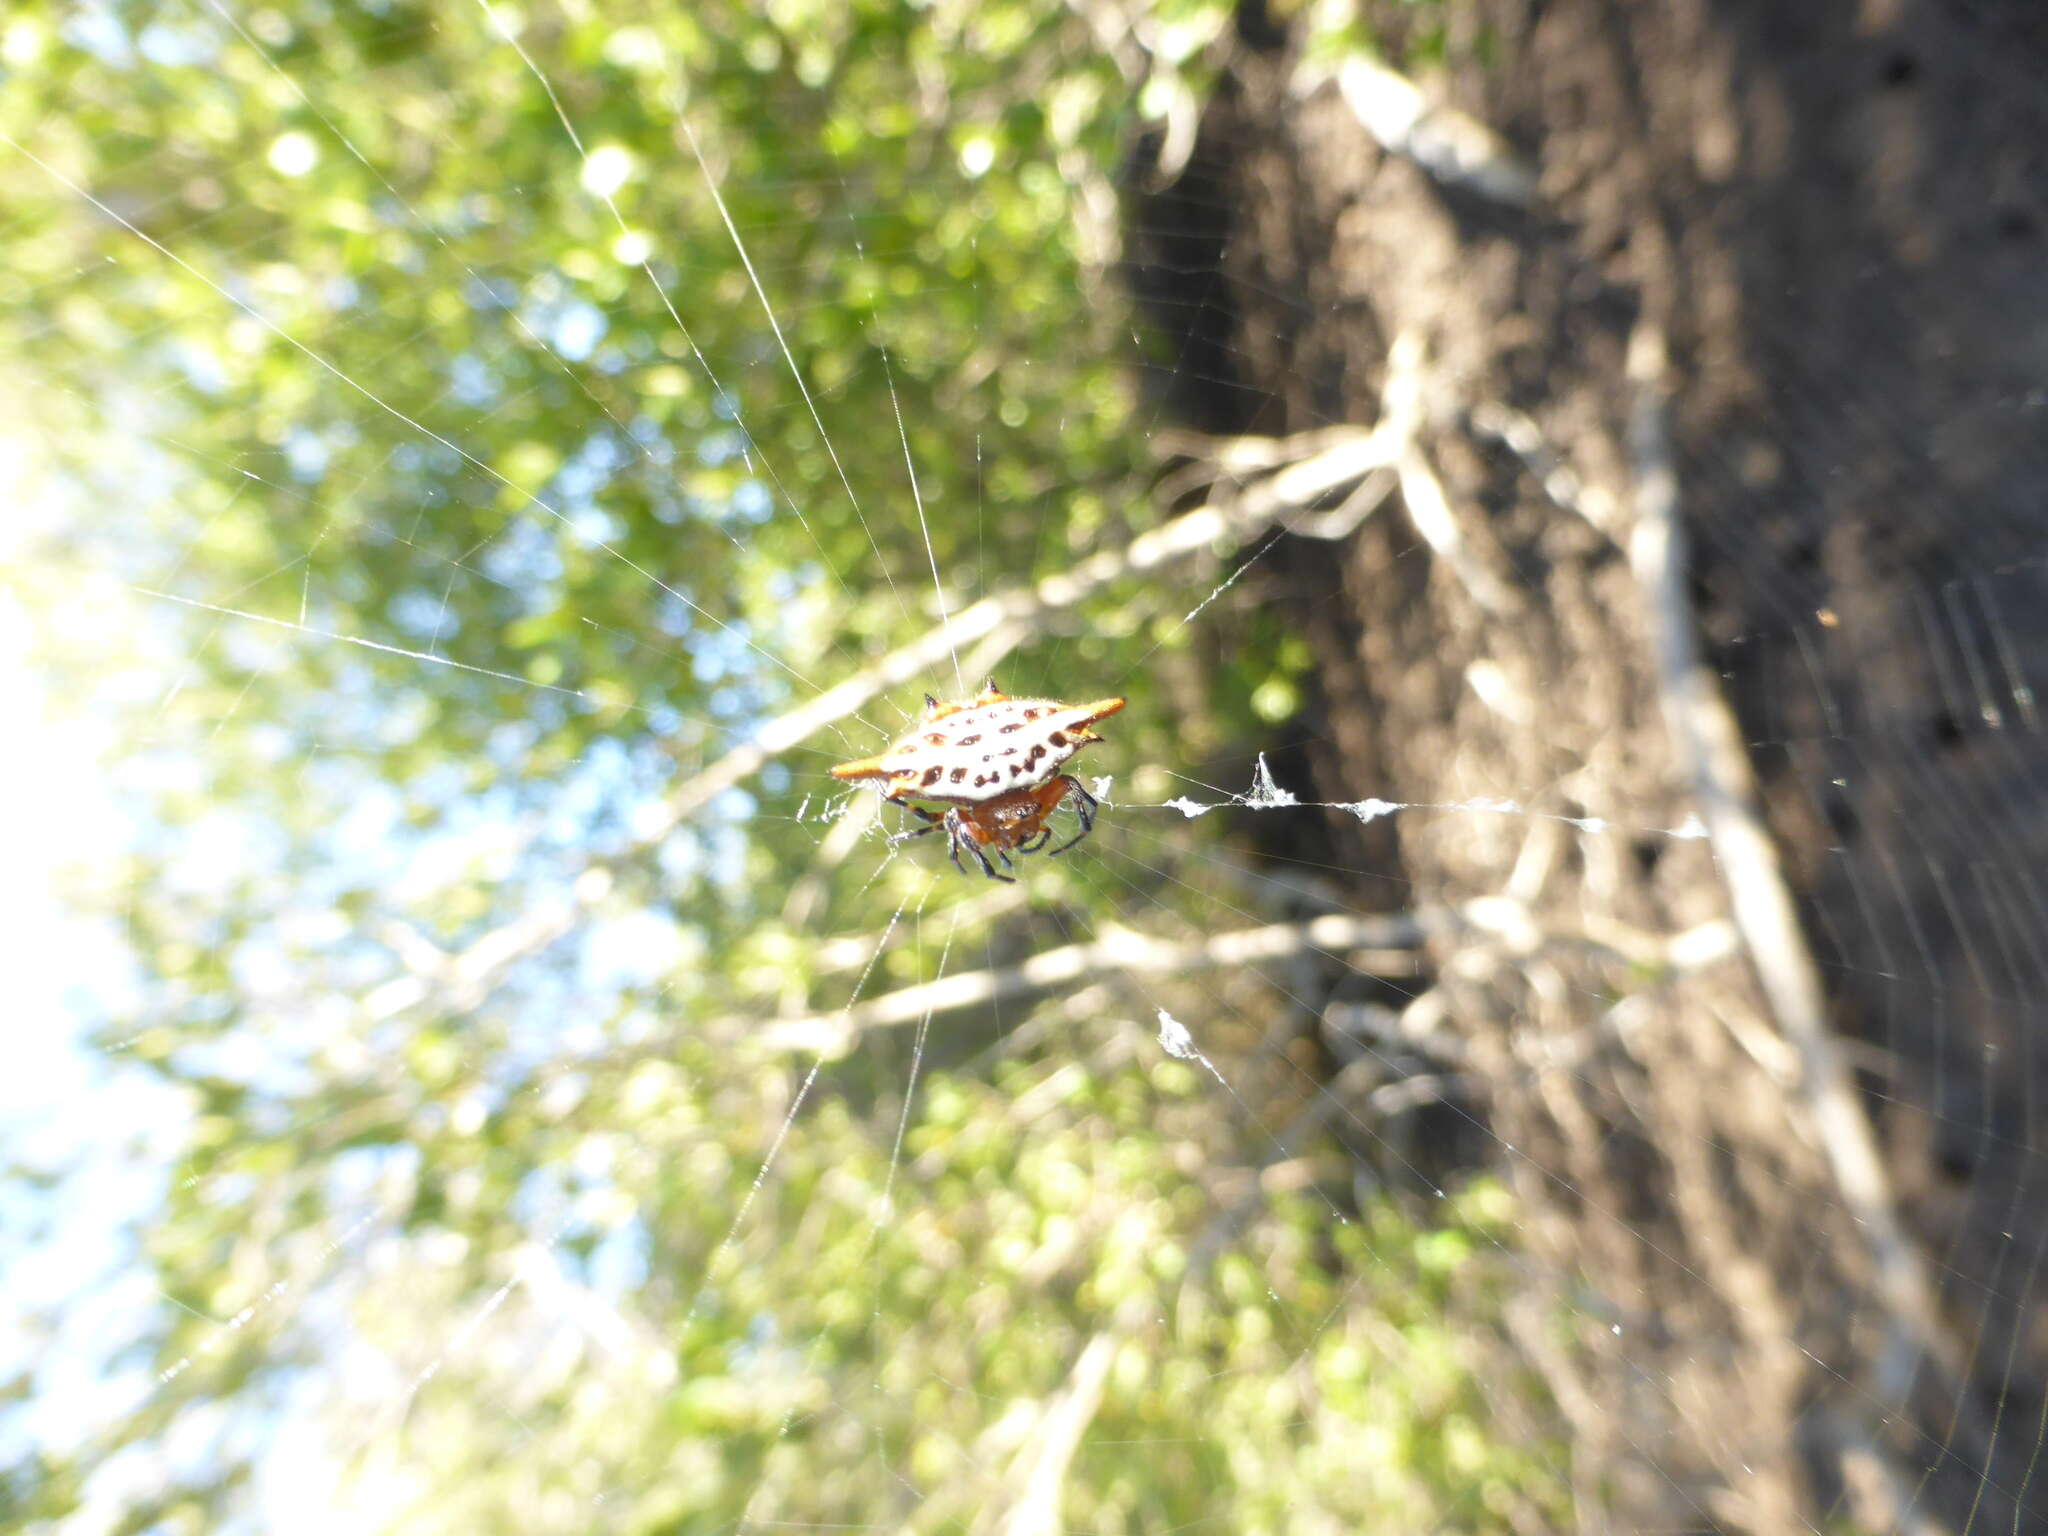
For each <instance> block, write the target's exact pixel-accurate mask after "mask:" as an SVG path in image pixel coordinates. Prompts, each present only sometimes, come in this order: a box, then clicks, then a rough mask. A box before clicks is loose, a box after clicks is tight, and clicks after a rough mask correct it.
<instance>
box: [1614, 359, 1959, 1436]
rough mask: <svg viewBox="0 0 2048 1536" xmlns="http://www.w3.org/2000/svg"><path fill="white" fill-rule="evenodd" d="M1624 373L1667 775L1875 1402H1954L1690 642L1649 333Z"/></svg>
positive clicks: (1636, 539) (1679, 535) (1793, 926)
mask: <svg viewBox="0 0 2048 1536" xmlns="http://www.w3.org/2000/svg"><path fill="white" fill-rule="evenodd" d="M1628 367H1629V374H1630V377H1631V379H1632V380H1633V381H1634V383H1635V386H1636V390H1637V402H1636V407H1635V413H1634V419H1633V421H1632V422H1631V424H1630V450H1631V453H1632V455H1633V457H1634V460H1635V479H1636V490H1635V526H1634V530H1633V531H1632V533H1631V534H1630V536H1629V544H1628V550H1629V560H1630V563H1631V565H1632V566H1633V567H1634V569H1635V573H1636V579H1637V580H1638V582H1639V583H1640V584H1641V586H1642V589H1643V593H1644V596H1645V598H1646V600H1647V601H1646V606H1647V609H1648V613H1649V621H1650V627H1651V630H1652V634H1653V637H1654V640H1655V646H1656V666H1657V687H1658V693H1659V695H1660V698H1661V701H1662V704H1663V709H1664V716H1665V720H1666V722H1667V724H1668V727H1669V729H1670V732H1671V738H1672V743H1673V746H1674V748H1675V749H1676V751H1677V755H1678V759H1679V762H1680V764H1681V765H1682V767H1683V768H1684V769H1685V771H1686V772H1687V773H1688V774H1690V776H1691V778H1692V787H1693V795H1694V798H1695V799H1696V801H1697V802H1698V806H1699V812H1700V817H1701V819H1702V820H1703V821H1704V822H1705V823H1706V827H1707V836H1708V838H1709V840H1710V843H1711V846H1712V848H1713V851H1714V860H1715V863H1716V865H1717V866H1718V867H1719V869H1720V871H1721V877H1722V880H1723V881H1724V882H1725V884H1726V886H1727V890H1728V905H1729V909H1730V913H1731V915H1732V917H1733V919H1734V922H1735V926H1736V928H1737V930H1738V931H1739V932H1740V934H1741V937H1742V942H1743V946H1744V948H1745V949H1747V950H1748V952H1749V957H1750V961H1751V963H1752V964H1753V965H1754V966H1755V968H1756V975H1757V980H1758V981H1759V983H1760V984H1761V985H1762V987H1763V992H1764V998H1765V1001H1766V1003H1767V1004H1768V1005H1769V1007H1770V1010H1771V1013H1772V1016H1773V1017H1774V1018H1775V1019H1776V1021H1777V1025H1778V1028H1779V1030H1780V1031H1781V1032H1782V1033H1783V1034H1784V1036H1785V1037H1786V1039H1788V1040H1789V1041H1790V1042H1791V1043H1792V1045H1793V1046H1794V1047H1795V1048H1796V1049H1797V1051H1798V1053H1799V1058H1800V1073H1799V1079H1800V1091H1801V1093H1802V1095H1803V1097H1804V1098H1805V1101H1806V1105H1807V1109H1808V1112H1809V1114H1810V1115H1811V1116H1812V1119H1813V1129H1814V1132H1815V1134H1816V1135H1817V1137H1818V1138H1819V1141H1820V1144H1821V1148H1822V1150H1823V1152H1824V1153H1825V1155H1826V1157H1827V1159H1828V1162H1829V1164H1830V1166H1831V1167H1832V1169H1833V1171H1834V1177H1835V1183H1836V1185H1837V1187H1839V1188H1840V1190H1841V1192H1842V1198H1843V1201H1844V1203H1845V1204H1846V1205H1847V1207H1848V1209H1849V1212H1850V1214H1851V1216H1852V1217H1854V1219H1855V1222H1856V1225H1857V1227H1858V1229H1859V1230H1860V1231H1861V1232H1862V1233H1863V1234H1864V1238H1865V1240H1866V1242H1867V1243H1868V1246H1869V1250H1870V1256H1871V1259H1872V1261H1873V1263H1874V1264H1875V1266H1876V1269H1877V1288H1878V1294H1879V1297H1880V1299H1881V1300H1882V1303H1883V1305H1884V1307H1885V1310H1886V1311H1887V1313H1888V1314H1889V1315H1890V1319H1891V1337H1890V1340H1889V1342H1888V1345H1887V1349H1886V1356H1885V1358H1884V1360H1882V1361H1881V1362H1880V1364H1879V1378H1880V1379H1879V1384H1878V1387H1877V1395H1878V1398H1879V1400H1881V1401H1883V1402H1887V1403H1895V1402H1901V1401H1903V1400H1904V1399H1905V1397H1906V1395H1907V1391H1908V1389H1909V1387H1910V1386H1911V1384H1912V1379H1913V1376H1914V1374H1915V1373H1916V1371H1917V1370H1918V1368H1919V1363H1920V1361H1921V1360H1923V1359H1928V1360H1932V1361H1934V1362H1935V1363H1936V1364H1937V1365H1938V1366H1939V1368H1940V1369H1941V1371H1942V1372H1943V1374H1944V1376H1945V1377H1946V1380H1947V1386H1948V1387H1949V1388H1950V1389H1954V1388H1955V1387H1956V1386H1957V1384H1958V1383H1960V1382H1962V1381H1963V1380H1964V1378H1965V1371H1964V1365H1963V1358H1962V1354H1961V1351H1960V1350H1959V1349H1958V1347H1957V1345H1956V1343H1955V1342H1954V1341H1953V1340H1952V1339H1951V1338H1950V1337H1949V1336H1948V1334H1947V1332H1946V1330H1945V1329H1944V1328H1943V1326H1942V1321H1941V1316H1940V1311H1939V1307H1938V1304H1937V1300H1936V1294H1935V1290H1934V1287H1933V1285H1932V1283H1931V1282H1930V1281H1929V1279H1928V1277H1927V1272H1926V1269H1925V1268H1924V1266H1923V1265H1922V1263H1921V1259H1920V1255H1919V1253H1918V1251H1917V1250H1916V1249H1915V1248H1914V1247H1913V1244H1912V1242H1911V1240H1910V1239H1909V1238H1908V1236H1907V1235H1906V1232H1905V1229H1904V1227H1903V1225H1902V1223H1901V1222H1900V1219H1899V1215H1898V1210H1897V1207H1896V1205H1895V1203H1894V1201H1893V1198H1892V1192H1891V1186H1890V1181H1889V1179H1888V1178H1887V1176H1886V1173H1885V1167H1884V1161H1883V1159H1882V1158H1881V1157H1880V1155H1879V1153H1878V1149H1877V1139H1876V1136H1875V1134H1874V1133H1873V1131H1872V1129H1871V1125H1870V1121H1869V1120H1868V1119H1867V1118H1866V1117H1865V1115H1864V1113H1863V1108H1862V1105H1861V1104H1860V1103H1859V1102H1858V1100H1857V1094H1856V1087H1855V1083H1854V1080H1853V1078H1852V1077H1851V1075H1850V1071H1849V1067H1848V1065H1847V1063H1846V1061H1845V1060H1844V1058H1843V1054H1842V1051H1841V1049H1840V1047H1839V1045H1838V1043H1837V1042H1836V1040H1835V1038H1834V1036H1833V1034H1832V1032H1831V1031H1830V1029H1829V1026H1828V1019H1827V1004H1826V999H1825V995H1824V993H1823V991H1822V988H1821V983H1820V973H1819V970H1818V968H1817V967H1816V966H1815V964H1814V959H1813V955H1812V953H1811V951H1810V950H1809V949H1808V948H1807V944H1806V936H1805V934H1804V933H1803V932H1802V931H1801V929H1800V926H1799V917H1798V911H1797V909H1796V907H1795V906H1794V904H1793V900H1792V893H1791V890H1790V889H1789V888H1788V886H1787V884H1786V881H1785V876H1784V872H1783V870H1782V868H1781V867H1780V865H1779V862H1778V853H1777V849H1776V847H1775V846H1774V845H1773V843H1772V841H1771V837H1770V833H1769V832H1768V831H1767V830H1766V829H1765V827H1764V824H1763V821H1762V818H1761V817H1760V816H1759V814H1758V812H1757V810H1756V805H1755V784H1754V780H1753V778H1752V775H1751V771H1750V764H1749V758H1748V756H1747V754H1746V752H1745V750H1744V747H1743V734H1742V731H1741V728H1740V726H1739V725H1738V724H1737V722H1736V719H1735V714H1734V711H1733V710H1732V709H1731V708H1730V707H1729V705H1728V702H1727V700H1726V699H1724V698H1723V697H1722V696H1721V692H1720V688H1719V686H1718V685H1717V683H1716V680H1715V676H1714V673H1713V671H1712V670H1711V669H1710V668H1708V667H1707V666H1706V665H1705V663H1704V662H1703V661H1702V660H1701V658H1700V656H1699V653H1698V648H1697V645H1696V643H1695V641H1694V638H1693V628H1692V609H1691V604H1690V603H1689V601H1688V600H1687V596H1686V560H1687V550H1686V544H1685V530H1684V528H1683V525H1682V524H1681V522H1680V518H1679V507H1678V471H1677V467H1676V464H1675V461H1674V457H1673V452H1672V442H1671V422H1670V415H1671V406H1670V399H1669V396H1668V393H1667V384H1666V368H1667V365H1666V359H1665V348H1664V338H1663V335H1662V333H1661V332H1660V331H1658V330H1657V329H1656V328H1655V327H1654V326H1652V325H1647V324H1646V325H1644V326H1643V327H1641V328H1640V329H1639V330H1638V331H1637V333H1636V335H1635V336H1634V337H1633V338H1632V340H1631V343H1630V348H1629V362H1628Z"/></svg>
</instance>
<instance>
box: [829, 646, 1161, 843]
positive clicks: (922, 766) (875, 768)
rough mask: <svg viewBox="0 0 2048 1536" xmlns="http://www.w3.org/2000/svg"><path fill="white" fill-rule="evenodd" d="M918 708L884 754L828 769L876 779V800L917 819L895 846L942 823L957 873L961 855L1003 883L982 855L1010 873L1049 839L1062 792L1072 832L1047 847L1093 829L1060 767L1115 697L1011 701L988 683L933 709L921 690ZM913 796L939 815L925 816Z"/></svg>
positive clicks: (1113, 706) (1089, 800)
mask: <svg viewBox="0 0 2048 1536" xmlns="http://www.w3.org/2000/svg"><path fill="white" fill-rule="evenodd" d="M924 702H925V715H924V718H923V719H922V720H920V721H919V722H918V723H917V725H916V727H915V728H913V729H912V730H910V731H908V732H906V733H905V734H904V735H903V736H902V737H901V738H899V739H898V740H897V741H896V742H895V743H894V744H893V745H892V746H890V748H889V749H888V750H887V751H885V752H883V753H881V754H879V755H878V756H875V757H864V758H862V759H860V760H859V761H858V762H852V763H841V764H840V765H839V766H838V767H836V768H834V769H833V770H832V776H833V777H834V778H835V779H847V780H852V781H859V780H862V779H873V780H878V781H879V782H880V783H881V785H882V795H883V798H884V799H887V800H891V801H893V802H895V803H896V804H897V805H900V806H902V807H903V808H904V809H905V810H908V811H910V812H912V813H913V814H914V815H918V816H922V817H923V818H924V819H925V822H926V825H924V826H922V827H919V828H918V829H917V830H916V831H914V832H905V833H902V834H900V835H899V837H898V838H897V839H895V840H896V841H901V840H902V839H903V838H910V837H921V836H923V835H924V834H925V833H927V832H931V831H935V830H937V829H938V828H940V827H944V828H945V829H946V839H947V842H948V843H949V844H950V845H951V852H952V856H953V863H954V864H955V865H956V866H957V867H959V868H961V869H963V870H964V869H965V868H966V867H967V866H966V865H964V864H961V863H960V853H961V850H963V849H965V850H966V851H967V852H968V853H971V854H973V855H974V857H975V858H976V859H978V860H979V861H980V863H981V868H982V872H983V873H984V874H986V875H988V876H989V877H990V878H991V879H994V880H1008V879H1011V878H1013V877H1012V876H1010V875H1005V874H1000V873H998V872H997V870H996V867H995V865H994V864H992V863H990V862H989V854H990V853H991V852H993V853H994V854H995V856H996V858H997V859H999V860H1001V861H1002V865H1003V868H1004V869H1009V868H1012V867H1013V866H1012V865H1011V863H1010V855H1011V854H1013V853H1036V852H1037V851H1038V850H1039V849H1041V848H1043V847H1044V846H1045V845H1046V843H1047V842H1049V841H1050V840H1051V838H1052V830H1051V829H1050V828H1049V827H1047V826H1046V824H1045V822H1046V818H1047V817H1049V816H1051V815H1052V813H1053V812H1054V811H1055V810H1057V809H1058V808H1059V806H1060V803H1061V802H1062V801H1064V800H1066V799H1067V798H1068V797H1069V796H1072V797H1073V800H1074V810H1075V812H1076V814H1077V815H1079V817H1080V818H1081V830H1080V831H1079V832H1077V833H1075V834H1074V835H1073V836H1072V837H1070V838H1068V839H1067V841H1065V842H1064V843H1062V844H1060V846H1059V847H1057V848H1055V849H1053V850H1052V851H1053V852H1054V853H1065V852H1066V851H1067V850H1068V849H1069V848H1071V847H1073V846H1074V844H1076V843H1078V842H1079V841H1080V840H1081V839H1082V838H1084V837H1086V836H1087V835H1088V833H1089V832H1090V831H1091V830H1093V828H1094V826H1095V806H1096V800H1095V797H1094V796H1093V795H1091V794H1089V793H1088V791H1087V790H1085V789H1083V788H1082V787H1081V781H1080V780H1079V779H1077V778H1075V777H1074V776H1073V775H1072V774H1071V773H1063V772H1061V771H1060V770H1061V769H1062V768H1064V767H1065V766H1066V764H1067V762H1068V760H1069V759H1070V758H1072V757H1073V755H1074V754H1075V753H1076V752H1078V751H1080V750H1081V749H1082V748H1083V747H1085V746H1087V745H1088V743H1090V742H1091V741H1100V740H1102V738H1101V737H1100V736H1098V735H1096V734H1095V732H1094V730H1093V729H1091V727H1092V726H1094V724H1095V722H1096V721H1098V720H1102V719H1105V718H1106V717H1108V716H1110V715H1113V714H1115V713H1116V712H1117V711H1118V710H1120V709H1122V708H1123V707H1124V701H1123V700H1122V699H1096V700H1095V701H1093V702H1092V703H1088V704H1062V703H1060V702H1059V701H1058V700H1056V699H1013V698H1011V697H1010V696H1009V695H1008V694H1006V693H1004V692H1003V691H1002V689H1000V688H998V687H997V686H996V685H995V680H994V679H993V678H991V679H990V680H989V685H988V687H987V688H986V689H984V690H983V691H982V692H981V693H980V694H979V695H978V696H977V697H975V698H972V699H965V700H962V701H960V702H959V703H954V704H941V703H940V702H939V701H938V700H937V699H935V698H933V697H932V696H931V695H930V694H926V695H925V701H924ZM914 800H928V801H931V802H933V803H935V804H938V805H943V806H945V807H947V809H946V810H945V811H943V812H941V811H932V810H927V809H925V807H924V806H921V805H914V804H912V803H911V802H912V801H914Z"/></svg>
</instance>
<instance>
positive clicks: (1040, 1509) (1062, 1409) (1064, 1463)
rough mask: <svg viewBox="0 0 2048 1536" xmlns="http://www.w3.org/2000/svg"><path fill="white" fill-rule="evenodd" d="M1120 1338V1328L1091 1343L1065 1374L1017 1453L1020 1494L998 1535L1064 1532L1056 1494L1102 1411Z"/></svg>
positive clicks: (1046, 1535)
mask: <svg viewBox="0 0 2048 1536" xmlns="http://www.w3.org/2000/svg"><path fill="white" fill-rule="evenodd" d="M1124 1336H1125V1330H1124V1329H1123V1328H1120V1327H1119V1328H1109V1329H1105V1330H1104V1331H1102V1332H1101V1333H1098V1334H1096V1335H1095V1336H1094V1337H1093V1338H1091V1339H1090V1340H1089V1341H1088V1344H1087V1347H1086V1348H1085V1349H1083V1350H1082V1351H1081V1353H1080V1354H1079V1355H1078V1356H1077V1357H1076V1358H1075V1360H1074V1364H1073V1367H1072V1368H1071V1369H1070V1370H1069V1371H1068V1372H1067V1380H1066V1384H1065V1385H1064V1386H1063V1387H1061V1389H1060V1391H1059V1394H1058V1396H1056V1397H1054V1398H1053V1400H1052V1401H1051V1403H1049V1404H1048V1405H1047V1406H1046V1409H1045V1412H1044V1413H1043V1414H1042V1415H1040V1417H1039V1420H1038V1424H1037V1427H1036V1428H1035V1429H1034V1430H1033V1432H1032V1435H1031V1438H1030V1440H1029V1441H1028V1442H1026V1444H1025V1446H1024V1448H1023V1449H1022V1450H1020V1451H1019V1452H1018V1453H1017V1459H1016V1462H1015V1465H1016V1466H1017V1467H1018V1468H1020V1469H1023V1471H1024V1476H1023V1483H1024V1491H1023V1492H1022V1493H1021V1494H1020V1495H1018V1498H1017V1502H1016V1504H1015V1505H1014V1506H1013V1507H1012V1508H1011V1510H1010V1514H1009V1518H1008V1519H1006V1520H1004V1521H1003V1522H1002V1525H1001V1531H1002V1536H1058V1533H1059V1532H1061V1531H1063V1530H1065V1529H1066V1525H1065V1522H1063V1521H1062V1520H1061V1519H1060V1493H1061V1491H1062V1490H1063V1489H1064V1488H1065V1486H1066V1481H1067V1468H1068V1467H1070V1466H1071V1465H1072V1464H1073V1460H1074V1452H1075V1451H1077V1450H1078V1449H1080V1445H1081V1436H1082V1435H1083V1434H1085V1433H1086V1432H1087V1429H1088V1425H1089V1424H1090V1423H1091V1422H1092V1421H1093V1420H1094V1418H1095V1414H1096V1411H1097V1410H1098V1409H1100V1408H1101V1406H1102V1389H1103V1387H1104V1386H1105V1385H1106V1384H1107V1382H1108V1380H1109V1368H1110V1365H1111V1364H1112V1363H1113V1362H1114V1361H1115V1360H1116V1352H1117V1349H1118V1347H1119V1346H1120V1345H1121V1344H1122V1343H1123V1340H1124Z"/></svg>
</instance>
